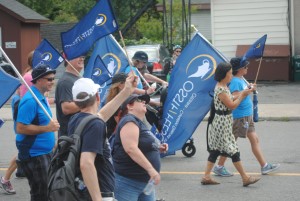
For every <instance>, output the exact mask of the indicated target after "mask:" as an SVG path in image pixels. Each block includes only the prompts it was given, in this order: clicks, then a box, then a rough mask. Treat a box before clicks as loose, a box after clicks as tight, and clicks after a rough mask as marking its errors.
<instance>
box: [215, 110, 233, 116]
mask: <svg viewBox="0 0 300 201" xmlns="http://www.w3.org/2000/svg"><path fill="white" fill-rule="evenodd" d="M231 113H232V111H231V110H226V111H222V110H216V114H218V115H229V114H231Z"/></svg>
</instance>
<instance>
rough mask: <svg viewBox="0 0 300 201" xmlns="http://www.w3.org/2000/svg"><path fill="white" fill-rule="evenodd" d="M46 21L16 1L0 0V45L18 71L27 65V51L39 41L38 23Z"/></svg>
mask: <svg viewBox="0 0 300 201" xmlns="http://www.w3.org/2000/svg"><path fill="white" fill-rule="evenodd" d="M48 22H49V20H48V19H47V18H45V17H43V16H42V15H40V14H38V13H36V12H35V11H33V10H31V9H30V8H28V7H26V6H24V5H23V4H21V3H19V2H18V1H15V0H0V46H1V47H2V49H3V50H4V51H5V53H6V54H7V55H8V57H9V58H10V60H11V61H12V63H13V64H14V65H15V67H16V68H18V70H19V71H20V72H23V71H24V70H25V68H26V67H27V66H28V65H27V55H28V53H29V52H30V51H32V50H34V49H35V48H36V47H37V46H38V44H39V43H40V41H41V36H40V25H41V24H44V23H48ZM0 56H1V53H0Z"/></svg>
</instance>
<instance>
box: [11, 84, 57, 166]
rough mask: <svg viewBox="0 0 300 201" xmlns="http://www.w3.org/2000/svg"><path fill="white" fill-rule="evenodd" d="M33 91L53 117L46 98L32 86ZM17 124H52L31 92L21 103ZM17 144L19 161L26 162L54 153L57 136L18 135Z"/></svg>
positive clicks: (45, 133)
mask: <svg viewBox="0 0 300 201" xmlns="http://www.w3.org/2000/svg"><path fill="white" fill-rule="evenodd" d="M31 89H32V91H33V93H34V94H35V95H36V97H37V98H38V100H39V101H40V102H41V103H42V105H43V106H44V108H45V109H46V111H47V112H48V114H49V115H50V116H51V117H52V113H51V110H50V106H49V104H48V101H47V99H46V98H45V96H44V95H43V94H41V93H40V91H39V90H38V89H37V88H36V87H35V86H32V87H31ZM35 119H37V122H35ZM17 122H19V123H22V124H25V125H30V124H35V125H40V126H46V125H48V124H49V122H50V119H49V118H48V116H47V115H46V114H45V113H44V111H43V109H42V108H41V107H40V106H39V105H38V103H37V102H36V100H35V99H34V98H33V97H32V94H31V93H30V92H29V91H28V92H26V94H25V95H24V97H23V98H22V99H21V101H20V104H19V109H18V117H17ZM16 144H17V148H18V150H19V154H18V157H19V159H20V160H26V159H28V158H30V157H34V156H40V155H44V154H48V153H50V152H52V149H53V147H54V144H55V135H54V132H44V133H41V134H37V135H25V134H22V133H17V135H16Z"/></svg>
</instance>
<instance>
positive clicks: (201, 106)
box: [161, 33, 225, 155]
mask: <svg viewBox="0 0 300 201" xmlns="http://www.w3.org/2000/svg"><path fill="white" fill-rule="evenodd" d="M224 61H225V59H224V58H223V57H222V56H221V55H220V54H219V52H218V51H217V50H216V49H215V48H214V47H213V46H212V45H211V44H210V43H209V42H208V41H207V40H206V39H205V38H204V37H203V36H202V35H201V34H200V33H197V34H196V35H195V36H194V37H193V39H192V40H191V41H190V42H189V44H188V45H187V46H186V47H185V48H184V50H183V52H182V53H181V55H180V56H179V58H178V59H177V61H176V64H175V66H174V68H173V71H172V74H171V79H170V83H169V88H168V95H167V99H166V101H165V105H164V110H163V127H162V130H161V141H162V143H164V142H166V143H168V144H169V150H168V153H167V154H166V155H170V154H173V153H174V152H175V151H176V150H179V149H181V148H182V147H183V145H184V144H185V142H186V141H187V140H188V139H189V138H190V137H191V136H192V135H193V133H194V131H195V130H196V128H197V126H198V125H199V124H200V122H201V121H202V120H203V118H204V117H205V115H206V114H207V112H208V111H209V109H210V103H211V100H212V97H211V96H210V95H209V94H210V93H211V92H212V91H213V90H214V87H215V85H216V81H215V80H214V73H215V70H216V67H217V65H218V63H220V62H224Z"/></svg>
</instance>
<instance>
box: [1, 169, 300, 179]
mask: <svg viewBox="0 0 300 201" xmlns="http://www.w3.org/2000/svg"><path fill="white" fill-rule="evenodd" d="M6 170H7V168H0V171H6ZM160 173H161V174H174V175H180V174H182V175H203V174H204V172H168V171H162V172H160ZM233 174H235V175H239V173H237V172H236V173H233ZM247 174H249V175H261V173H260V172H259V173H257V172H247ZM269 175H272V176H297V177H300V173H270V174H269Z"/></svg>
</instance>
